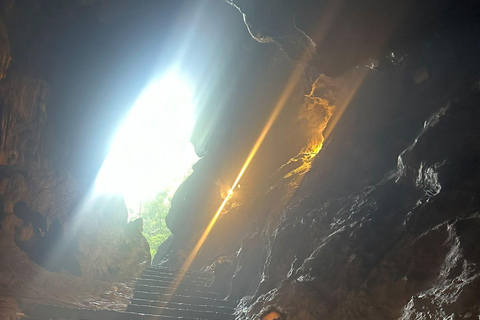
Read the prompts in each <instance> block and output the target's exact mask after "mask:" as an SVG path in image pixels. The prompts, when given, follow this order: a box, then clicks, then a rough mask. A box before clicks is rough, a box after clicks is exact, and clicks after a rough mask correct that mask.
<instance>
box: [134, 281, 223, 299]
mask: <svg viewBox="0 0 480 320" xmlns="http://www.w3.org/2000/svg"><path fill="white" fill-rule="evenodd" d="M137 290H138V291H141V292H151V293H155V294H160V295H163V294H169V293H172V288H171V286H149V285H144V284H137V285H136V286H135V291H137ZM173 293H174V294H175V295H184V296H192V297H205V298H213V299H216V298H220V294H219V293H216V292H212V291H211V290H210V288H208V287H205V289H203V288H202V289H200V290H199V289H190V288H189V289H187V288H182V287H177V288H176V289H175V291H174V292H173Z"/></svg>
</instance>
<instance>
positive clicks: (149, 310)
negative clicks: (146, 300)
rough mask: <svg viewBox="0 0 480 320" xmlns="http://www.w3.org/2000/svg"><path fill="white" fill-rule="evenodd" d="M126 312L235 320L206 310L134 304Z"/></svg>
mask: <svg viewBox="0 0 480 320" xmlns="http://www.w3.org/2000/svg"><path fill="white" fill-rule="evenodd" d="M127 312H134V313H144V314H156V315H165V316H172V317H190V318H202V319H217V320H235V316H234V315H233V314H231V313H230V314H227V313H220V312H213V311H206V310H193V309H190V308H185V309H180V308H169V307H153V306H142V305H136V304H130V305H129V306H128V307H127Z"/></svg>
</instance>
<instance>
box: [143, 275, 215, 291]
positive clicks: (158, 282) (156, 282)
mask: <svg viewBox="0 0 480 320" xmlns="http://www.w3.org/2000/svg"><path fill="white" fill-rule="evenodd" d="M136 282H137V285H146V286H158V287H169V286H171V285H172V281H168V280H164V279H142V278H139V279H137V280H136ZM177 288H183V289H192V290H198V291H202V292H214V291H213V290H212V289H211V288H210V287H208V286H207V285H206V284H202V283H198V282H197V283H192V282H183V281H182V282H180V283H179V284H178V286H177Z"/></svg>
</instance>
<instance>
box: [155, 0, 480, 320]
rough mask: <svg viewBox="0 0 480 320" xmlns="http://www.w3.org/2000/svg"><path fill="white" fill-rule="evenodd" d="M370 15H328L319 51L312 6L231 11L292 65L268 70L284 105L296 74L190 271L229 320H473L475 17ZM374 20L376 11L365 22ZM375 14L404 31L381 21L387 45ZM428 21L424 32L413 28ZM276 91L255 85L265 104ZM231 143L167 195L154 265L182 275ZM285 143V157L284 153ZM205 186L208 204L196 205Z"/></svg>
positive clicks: (266, 4) (224, 186) (435, 8)
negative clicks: (210, 274) (228, 308)
mask: <svg viewBox="0 0 480 320" xmlns="http://www.w3.org/2000/svg"><path fill="white" fill-rule="evenodd" d="M325 3H328V2H325ZM369 3H370V2H369V1H360V2H356V3H355V4H353V3H350V2H348V3H345V5H344V6H343V7H341V8H337V10H339V13H336V16H335V19H334V22H333V23H332V24H331V25H330V26H328V28H329V29H328V31H325V32H326V35H322V36H324V38H322V41H320V42H319V41H318V39H319V38H318V37H317V38H316V37H314V36H312V35H311V33H310V31H312V30H313V29H314V28H313V27H312V26H309V25H308V23H309V22H311V23H313V24H315V23H322V21H323V22H325V20H327V21H328V19H326V18H325V17H324V16H322V19H323V20H322V19H320V18H319V17H318V16H315V15H314V14H313V12H320V11H321V10H319V9H312V6H313V7H314V6H317V5H320V4H322V5H324V4H323V2H321V1H319V2H302V1H299V2H295V4H294V3H293V2H289V1H282V2H279V3H277V2H275V3H273V2H270V1H260V2H253V1H231V4H233V5H234V6H235V7H236V8H237V9H238V10H240V12H241V14H242V15H243V18H244V21H245V23H246V26H247V28H248V31H249V33H250V35H251V36H252V37H253V38H254V39H255V40H256V41H258V42H260V43H262V44H264V45H265V44H266V43H274V44H276V45H277V46H278V47H279V48H281V49H282V50H283V51H285V52H286V53H287V54H288V56H289V57H290V58H293V59H294V60H297V62H296V63H295V62H294V63H293V64H289V63H288V62H286V61H284V60H283V61H282V58H276V59H275V60H274V61H275V62H276V63H273V65H274V66H275V67H273V68H276V69H277V70H288V71H286V76H284V78H283V79H284V81H285V82H286V84H285V82H284V84H283V86H282V85H280V88H282V90H283V92H285V91H286V90H290V89H289V81H292V76H291V75H292V74H295V72H296V70H298V69H300V70H301V71H300V74H301V76H299V77H298V78H296V79H294V80H293V81H295V85H294V86H295V88H294V89H291V94H289V96H288V98H287V102H286V103H285V106H284V109H283V111H282V112H283V114H282V116H281V117H280V118H279V119H278V120H277V123H276V124H275V126H276V127H275V126H274V127H272V129H271V132H269V136H270V139H269V140H266V141H265V142H264V143H263V145H262V147H261V148H263V151H261V152H260V153H258V154H257V155H256V156H255V157H256V158H257V159H256V162H255V163H254V164H252V165H251V166H250V167H249V168H248V169H247V172H246V174H245V177H244V178H242V180H240V184H241V189H238V190H237V189H236V190H233V195H232V198H231V200H230V202H229V203H228V204H227V205H226V207H225V209H224V210H223V214H222V215H221V217H220V219H219V220H218V221H217V222H216V224H215V226H214V227H213V229H212V231H211V232H210V234H209V236H208V238H207V240H206V241H205V243H204V244H203V246H202V248H201V249H200V251H199V253H198V254H197V256H196V258H195V260H194V261H193V264H192V266H191V267H192V268H199V269H200V268H203V269H204V270H214V271H215V274H216V277H217V278H218V283H221V284H222V286H223V290H224V293H225V295H226V296H228V297H229V298H230V299H231V298H235V299H239V300H240V303H239V306H238V308H237V312H238V313H237V317H238V319H250V317H252V316H253V315H254V314H255V313H257V312H259V311H260V310H261V309H262V307H264V306H266V305H269V304H277V305H279V306H281V307H283V308H284V309H285V310H286V311H287V313H289V314H290V316H291V318H292V319H323V318H328V319H418V318H420V317H421V318H425V319H439V318H448V317H453V318H455V319H457V318H458V319H476V317H478V315H479V314H480V309H479V308H480V305H479V303H478V299H477V298H475V297H478V296H480V291H479V287H478V279H479V276H480V270H479V268H478V262H477V261H478V259H479V256H478V250H477V248H476V247H477V246H478V245H476V244H478V241H479V239H478V236H477V234H478V230H479V229H478V211H479V203H478V192H477V190H478V186H477V184H478V181H479V177H478V165H477V162H478V161H477V160H478V156H479V155H478V148H477V143H476V142H475V141H478V138H479V137H478V134H479V131H478V129H477V127H478V120H479V119H478V112H477V106H478V103H479V102H480V100H479V91H478V79H479V78H478V75H479V73H478V72H479V65H478V63H477V62H476V58H475V57H477V56H478V54H479V53H480V51H479V49H480V48H479V46H478V41H477V40H478V39H479V36H480V34H479V33H478V30H479V29H478V23H477V22H474V21H475V20H477V19H476V18H474V17H478V5H474V4H473V3H469V5H471V6H470V7H468V5H467V6H466V7H462V6H458V7H456V6H454V5H452V3H447V2H445V3H442V4H439V3H438V2H435V3H434V2H431V3H429V4H427V3H422V4H419V5H418V6H416V5H414V7H411V8H410V9H408V10H407V9H405V8H403V9H402V10H400V8H396V9H395V6H387V5H385V6H382V5H380V4H379V3H370V5H371V6H369V5H368V4H369ZM398 4H399V5H400V6H403V5H407V2H402V3H398ZM410 5H413V3H411V4H410ZM282 6H283V7H282ZM325 6H327V7H328V4H325ZM424 6H425V7H424ZM292 8H293V10H290V9H292ZM354 8H362V10H354ZM371 8H380V11H379V12H377V11H375V10H374V11H370V13H367V12H366V11H365V10H367V11H369V10H370V9H371ZM413 8H416V9H413ZM466 8H469V9H466ZM384 9H385V10H387V11H388V10H394V11H395V10H400V11H402V12H405V13H408V14H407V17H406V18H404V19H405V20H404V21H403V22H399V21H389V23H392V25H391V26H390V27H392V28H393V27H394V26H395V31H396V32H395V35H393V34H390V33H391V32H390V31H392V32H393V30H390V31H389V30H388V29H389V28H390V27H389V26H388V24H387V26H385V25H384V23H385V21H384V20H382V19H386V18H385V17H388V16H389V14H387V13H385V12H383V11H382V10H384ZM298 10H299V11H298ZM309 11H310V12H309ZM324 12H325V11H324ZM328 12H329V11H328V10H326V13H324V15H328ZM424 12H429V14H431V15H429V19H431V20H429V19H427V20H422V19H423V18H422V17H423V13H424ZM377 14H378V16H377ZM390 14H393V11H392V12H390ZM394 15H395V17H396V18H398V17H400V15H397V14H394ZM305 17H306V18H305ZM439 17H441V18H439ZM304 18H305V19H304ZM309 18H310V19H311V20H308V19H309ZM397 23H399V25H396V24H397ZM402 23H405V25H404V24H402ZM352 25H353V26H355V27H354V28H353V29H352ZM299 26H303V28H301V27H299ZM381 26H385V29H383V30H382V29H381ZM372 28H373V29H372ZM379 28H380V29H379ZM350 30H354V32H353V33H351V34H348V33H349V32H350ZM472 30H476V31H474V34H473V33H470V32H472ZM374 31H375V32H377V31H378V32H377V33H378V34H377V35H376V33H375V32H374ZM372 32H373V33H372ZM385 32H388V33H389V35H388V41H386V40H387V39H383V38H382V37H383V36H382V35H381V34H383V33H385ZM467 34H468V36H467ZM369 36H370V37H373V40H372V42H368V41H367V43H365V41H366V39H367V38H368V37H369ZM384 36H385V37H386V35H384ZM380 38H382V39H383V40H382V39H380ZM460 39H461V40H460ZM475 39H477V40H475ZM357 41H358V42H357ZM312 43H313V44H312ZM326 44H328V45H326ZM312 45H316V46H314V48H316V49H315V52H312ZM356 48H359V49H358V50H357V49H356ZM256 50H258V51H257V53H252V54H259V53H258V52H261V50H262V49H256ZM398 52H402V55H399V54H398ZM309 59H310V60H309ZM368 59H370V60H368ZM372 59H375V60H372ZM305 60H307V62H305ZM308 61H310V63H311V64H313V65H314V66H315V67H316V71H315V70H313V71H312V69H310V65H309V64H308ZM324 64H325V65H324ZM355 65H357V66H358V68H356V69H352V70H349V71H347V72H345V70H347V69H349V68H351V67H353V66H355ZM259 69H260V68H259ZM258 72H259V73H261V74H267V73H268V71H267V70H260V71H258ZM315 72H319V73H315ZM320 72H326V73H327V74H328V75H335V76H338V75H339V74H341V76H338V77H336V78H328V77H325V76H323V75H320ZM252 73H253V74H255V71H253V72H252ZM255 77H256V76H254V77H253V78H255ZM277 77H279V76H278V74H277ZM276 81H278V78H273V79H272V82H276ZM272 82H269V83H262V82H256V86H257V88H258V90H260V91H262V92H264V93H265V95H266V96H267V97H268V96H269V93H270V92H269V89H270V87H269V85H270V84H271V83H272ZM277 83H278V82H277ZM273 87H274V88H275V87H278V85H274V86H273ZM240 88H242V89H243V87H242V86H240ZM248 92H249V91H248V90H245V91H242V92H240V93H238V94H237V95H235V96H234V98H232V100H233V101H235V108H241V107H243V106H244V105H249V104H251V103H252V102H251V101H248V102H245V101H246V100H247V99H249V98H245V95H248ZM281 94H282V91H279V92H275V93H272V96H273V97H279V96H281ZM302 96H303V98H302ZM260 99H264V101H265V100H266V99H268V98H265V97H262V98H257V100H254V102H253V103H256V106H257V110H264V109H262V106H261V103H260V102H259V100H260ZM272 100H273V103H270V104H269V105H270V106H271V107H270V108H271V109H273V108H274V106H275V101H276V100H275V99H272ZM272 105H273V106H272ZM271 109H270V110H271ZM306 112H307V113H306ZM233 113H235V111H233ZM263 119H266V117H264V118H263ZM288 119H295V121H290V122H289V120H288ZM227 121H228V120H227ZM263 124H264V123H261V124H259V125H258V126H257V127H256V128H259V127H260V128H261V126H262V125H263ZM242 125H245V124H243V123H241V121H237V123H235V125H232V126H231V127H230V128H229V129H228V132H235V130H236V128H237V127H240V128H242ZM280 128H281V129H280ZM311 128H314V129H316V130H312V129H311ZM256 132H260V129H257V131H256ZM227 135H228V133H227ZM231 135H232V136H233V137H228V138H224V137H222V138H223V139H222V138H220V139H218V138H216V139H217V140H216V143H215V144H214V147H212V148H211V149H210V150H209V151H208V152H207V153H206V155H205V156H204V158H203V159H202V160H201V161H202V164H201V166H200V165H199V166H198V167H197V168H194V173H193V174H192V176H191V177H190V178H189V179H187V181H186V182H185V183H184V184H183V185H182V186H181V187H180V188H179V190H178V191H177V194H176V195H175V197H176V198H178V200H177V201H174V202H172V208H171V210H170V212H169V216H168V217H167V221H171V222H172V224H171V225H170V227H171V230H172V233H173V235H172V236H171V238H170V239H169V240H168V241H166V242H165V243H164V244H163V245H162V246H161V247H160V248H159V251H158V253H157V256H156V257H155V259H154V263H162V264H163V265H174V266H182V265H183V263H184V262H185V261H186V259H187V256H188V253H189V252H191V251H192V249H193V248H194V246H195V244H196V242H197V241H198V239H199V238H200V235H201V234H202V232H203V230H204V229H205V227H206V225H207V224H208V222H209V221H210V219H211V218H212V217H213V215H214V213H215V210H216V208H218V206H219V205H220V203H221V200H222V193H223V194H225V192H226V190H228V189H229V188H230V186H231V184H232V183H233V180H234V179H235V176H236V174H237V173H238V171H240V169H241V163H233V164H228V163H229V159H230V158H228V154H230V153H232V151H230V150H231V144H232V143H233V144H235V143H236V141H237V140H236V137H235V135H234V134H231ZM292 137H295V142H296V145H290V144H289V143H288V141H289V140H288V139H289V138H292ZM242 138H244V137H242ZM214 139H215V138H214ZM218 140H220V141H218ZM254 142H255V140H254V139H252V140H251V141H250V146H253V145H254ZM242 151H243V155H244V156H243V160H245V158H246V157H247V155H248V152H249V149H248V148H245V150H242ZM235 154H236V155H238V154H239V152H238V151H236V152H235ZM225 157H227V158H228V160H225ZM272 158H274V159H275V160H277V161H279V160H283V162H282V163H283V164H282V163H280V164H279V163H278V162H277V163H275V160H272ZM289 158H290V160H288V159H289ZM219 159H222V160H224V161H223V162H222V164H223V165H221V166H219V165H217V164H216V163H217V162H218V161H219ZM225 163H227V164H225ZM212 170H213V173H211V171H212ZM207 172H208V173H207ZM202 175H205V177H203V178H202ZM225 177H227V178H225ZM225 180H226V181H228V182H224V181H225ZM215 181H217V183H215ZM215 186H217V187H216V189H217V195H216V196H215V195H213V194H212V195H203V193H204V192H206V190H204V189H203V188H205V187H207V188H208V189H210V188H215ZM209 192H211V191H209ZM195 197H199V198H195ZM180 199H181V200H180ZM194 199H196V200H194ZM173 221H179V222H180V221H183V222H180V224H179V225H173ZM200 221H203V222H202V223H200Z"/></svg>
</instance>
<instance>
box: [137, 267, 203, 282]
mask: <svg viewBox="0 0 480 320" xmlns="http://www.w3.org/2000/svg"><path fill="white" fill-rule="evenodd" d="M143 274H145V275H155V276H162V277H166V278H170V279H178V277H179V273H174V272H164V271H162V270H155V269H145V271H144V272H143ZM182 279H187V280H192V281H200V282H208V281H210V280H211V279H212V277H209V276H197V275H192V274H185V275H183V277H182Z"/></svg>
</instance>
